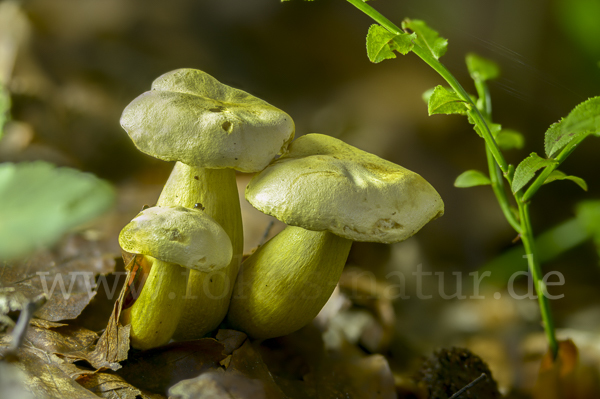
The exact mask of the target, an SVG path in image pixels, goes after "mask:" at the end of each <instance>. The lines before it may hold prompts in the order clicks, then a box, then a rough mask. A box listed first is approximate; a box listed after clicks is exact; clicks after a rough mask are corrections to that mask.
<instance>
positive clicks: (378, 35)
mask: <svg viewBox="0 0 600 399" xmlns="http://www.w3.org/2000/svg"><path fill="white" fill-rule="evenodd" d="M415 38H416V36H415V35H414V34H413V35H409V34H400V35H396V34H394V33H392V32H390V31H388V30H387V29H385V28H384V27H383V26H381V25H371V27H370V28H369V32H368V33H367V56H368V57H369V60H371V62H374V63H378V62H381V61H383V60H387V59H391V58H396V54H394V51H397V52H399V53H400V54H406V53H408V52H409V51H410V50H411V49H412V48H413V46H414V44H413V40H414V39H415Z"/></svg>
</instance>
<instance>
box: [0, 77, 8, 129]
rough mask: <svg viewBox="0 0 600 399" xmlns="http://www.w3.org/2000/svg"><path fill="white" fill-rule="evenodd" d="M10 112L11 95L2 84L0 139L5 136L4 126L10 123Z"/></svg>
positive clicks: (0, 95) (0, 84)
mask: <svg viewBox="0 0 600 399" xmlns="http://www.w3.org/2000/svg"><path fill="white" fill-rule="evenodd" d="M9 111H10V94H9V92H8V90H6V88H5V87H4V85H2V83H0V139H1V138H2V136H3V135H4V125H5V124H6V122H7V121H8V118H9Z"/></svg>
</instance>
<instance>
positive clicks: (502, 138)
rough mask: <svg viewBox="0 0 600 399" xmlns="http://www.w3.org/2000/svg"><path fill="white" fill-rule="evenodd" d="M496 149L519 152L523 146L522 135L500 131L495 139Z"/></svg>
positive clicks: (510, 131) (505, 130)
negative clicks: (514, 149)
mask: <svg viewBox="0 0 600 399" xmlns="http://www.w3.org/2000/svg"><path fill="white" fill-rule="evenodd" d="M495 139H496V143H497V144H498V147H500V148H501V149H503V150H512V149H513V148H516V149H517V150H520V149H521V148H523V146H524V145H525V138H524V137H523V135H522V134H521V133H519V132H517V131H515V130H512V129H502V130H500V132H498V134H497V135H496V137H495Z"/></svg>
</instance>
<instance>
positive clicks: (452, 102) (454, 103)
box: [427, 86, 468, 115]
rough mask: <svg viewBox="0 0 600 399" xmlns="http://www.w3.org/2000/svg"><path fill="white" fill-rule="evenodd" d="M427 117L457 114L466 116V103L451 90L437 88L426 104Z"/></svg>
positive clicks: (441, 87)
mask: <svg viewBox="0 0 600 399" xmlns="http://www.w3.org/2000/svg"><path fill="white" fill-rule="evenodd" d="M427 111H428V112H429V115H435V114H459V115H466V114H467V111H468V108H467V105H466V103H465V102H464V101H463V100H461V99H460V97H459V96H458V95H457V94H456V93H455V92H454V91H452V90H450V89H447V88H445V87H443V86H437V87H436V88H435V89H434V90H433V93H432V94H431V97H429V102H428V104H427Z"/></svg>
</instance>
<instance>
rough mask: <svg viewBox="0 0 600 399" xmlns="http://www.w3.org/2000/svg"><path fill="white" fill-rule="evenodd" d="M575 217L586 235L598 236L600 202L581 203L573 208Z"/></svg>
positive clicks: (599, 230) (588, 201)
mask: <svg viewBox="0 0 600 399" xmlns="http://www.w3.org/2000/svg"><path fill="white" fill-rule="evenodd" d="M575 216H576V217H577V220H579V222H580V223H581V225H582V226H583V227H584V228H585V230H586V231H587V232H588V233H590V234H592V235H595V234H600V200H586V201H581V202H580V203H578V204H577V206H576V207H575Z"/></svg>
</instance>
